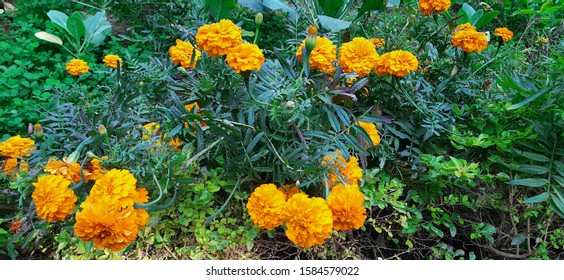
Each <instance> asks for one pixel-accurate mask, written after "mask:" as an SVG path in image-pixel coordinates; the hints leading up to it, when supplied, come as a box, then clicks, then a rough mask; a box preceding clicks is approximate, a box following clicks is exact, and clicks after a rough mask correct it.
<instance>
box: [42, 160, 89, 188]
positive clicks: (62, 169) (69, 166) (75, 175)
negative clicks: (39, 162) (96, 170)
mask: <svg viewBox="0 0 564 280" xmlns="http://www.w3.org/2000/svg"><path fill="white" fill-rule="evenodd" d="M45 172H47V173H49V174H51V175H61V176H63V177H64V178H65V179H67V180H69V181H71V182H73V183H80V181H81V180H82V176H81V175H80V164H78V163H77V162H69V161H68V158H66V157H65V158H63V160H55V159H53V158H50V159H49V162H48V163H47V165H46V166H45ZM83 173H84V176H85V177H86V176H88V175H90V173H89V172H88V170H83Z"/></svg>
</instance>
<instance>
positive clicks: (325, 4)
mask: <svg viewBox="0 0 564 280" xmlns="http://www.w3.org/2000/svg"><path fill="white" fill-rule="evenodd" d="M343 4H344V3H343V1H342V0H321V1H319V6H321V9H322V10H323V14H324V15H327V16H330V17H337V12H338V11H339V9H340V8H341V7H342V6H343Z"/></svg>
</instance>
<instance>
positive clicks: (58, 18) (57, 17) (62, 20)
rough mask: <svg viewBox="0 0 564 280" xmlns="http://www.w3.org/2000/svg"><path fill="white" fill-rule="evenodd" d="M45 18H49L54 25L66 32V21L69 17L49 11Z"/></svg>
mask: <svg viewBox="0 0 564 280" xmlns="http://www.w3.org/2000/svg"><path fill="white" fill-rule="evenodd" d="M47 16H48V17H49V19H50V20H51V21H52V22H54V23H55V24H56V25H58V26H60V27H61V28H63V29H64V30H66V31H67V32H68V29H67V20H68V18H69V16H67V15H66V14H65V13H63V12H59V11H57V10H50V11H49V12H48V13H47Z"/></svg>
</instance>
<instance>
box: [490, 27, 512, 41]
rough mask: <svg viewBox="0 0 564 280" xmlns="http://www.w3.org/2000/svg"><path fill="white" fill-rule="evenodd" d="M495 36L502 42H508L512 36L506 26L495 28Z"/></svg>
mask: <svg viewBox="0 0 564 280" xmlns="http://www.w3.org/2000/svg"><path fill="white" fill-rule="evenodd" d="M494 34H495V36H498V37H500V38H501V39H502V40H503V41H504V42H508V41H509V40H511V38H513V32H511V30H509V29H507V28H506V27H498V28H496V29H495V33H494Z"/></svg>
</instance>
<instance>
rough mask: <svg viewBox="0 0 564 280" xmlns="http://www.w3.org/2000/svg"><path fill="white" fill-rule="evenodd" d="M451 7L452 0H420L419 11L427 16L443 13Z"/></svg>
mask: <svg viewBox="0 0 564 280" xmlns="http://www.w3.org/2000/svg"><path fill="white" fill-rule="evenodd" d="M448 8H450V0H419V11H421V13H422V14H423V15H425V16H428V15H431V14H432V13H433V12H435V13H442V12H444V11H446V10H448Z"/></svg>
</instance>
